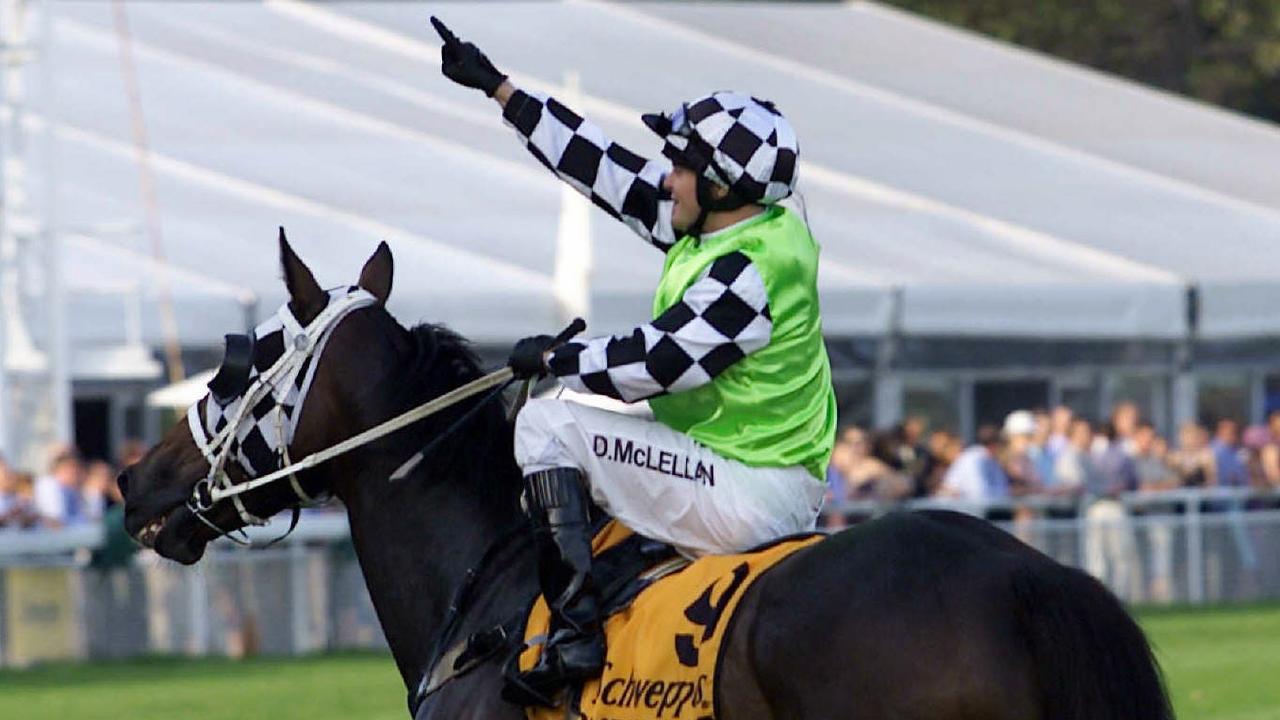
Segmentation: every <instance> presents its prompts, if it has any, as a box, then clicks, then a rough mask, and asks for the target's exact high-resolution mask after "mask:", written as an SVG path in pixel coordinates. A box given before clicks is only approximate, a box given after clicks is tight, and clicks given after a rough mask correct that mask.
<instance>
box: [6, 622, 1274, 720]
mask: <svg viewBox="0 0 1280 720" xmlns="http://www.w3.org/2000/svg"><path fill="white" fill-rule="evenodd" d="M1138 616H1139V619H1140V620H1141V621H1142V624H1143V626H1144V627H1145V628H1146V630H1147V632H1148V633H1149V635H1150V637H1151V640H1152V642H1153V643H1154V644H1155V646H1156V652H1157V655H1158V656H1159V658H1160V661H1161V663H1162V664H1163V666H1164V669H1165V673H1166V677H1167V679H1168V682H1169V691H1170V694H1171V695H1172V697H1173V700H1174V705H1175V707H1176V709H1177V712H1178V717H1179V718H1181V719H1182V720H1277V719H1280V606H1277V605H1269V606H1251V607H1241V608H1215V609H1209V610H1187V609H1173V610H1142V611H1140V612H1139V613H1138ZM257 717H272V718H306V719H307V720H351V719H352V718H360V719H361V720H391V719H393V718H394V719H395V720H402V719H403V718H404V717H405V704H404V690H403V688H402V687H401V684H400V677H399V675H398V674H397V673H396V670H395V667H394V665H393V664H392V662H391V659H390V658H389V657H387V656H386V655H381V654H338V655H325V656H316V657H305V658H288V659H286V658H280V659H271V658H261V659H254V660H247V661H242V662H234V661H229V660H216V659H215V660H186V659H174V658H148V659H145V660H134V661H126V662H108V663H95V664H89V665H73V664H58V665H50V666H45V667H39V668H35V669H32V670H23V671H12V670H10V671H0V718H3V719H4V720H52V719H54V718H58V719H61V718H75V719H76V720H96V719H98V718H101V719H103V720H177V719H184V720H185V719H188V718H189V719H190V720H240V718H257Z"/></svg>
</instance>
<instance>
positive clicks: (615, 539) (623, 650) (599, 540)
mask: <svg viewBox="0 0 1280 720" xmlns="http://www.w3.org/2000/svg"><path fill="white" fill-rule="evenodd" d="M823 537H824V536H822V535H819V534H811V535H803V536H793V537H790V538H784V539H782V540H780V541H778V542H775V543H772V544H770V545H768V546H766V547H764V548H761V549H758V550H755V551H753V552H749V553H744V554H740V555H707V556H704V557H701V558H699V559H697V560H695V561H693V562H692V563H689V562H687V561H684V560H682V559H679V558H673V556H674V551H668V552H666V553H665V554H663V555H660V556H659V557H657V558H654V560H653V561H651V562H650V564H651V565H653V567H651V568H646V569H645V571H644V572H642V573H641V574H640V576H639V578H640V580H641V582H640V584H639V586H640V587H642V588H643V589H642V590H641V591H640V592H639V594H638V595H634V594H633V593H634V592H635V588H636V587H637V585H636V584H635V583H627V582H626V581H629V580H633V578H631V577H627V578H623V579H622V580H623V584H624V587H623V588H619V589H620V590H621V594H622V595H624V597H622V598H616V599H615V598H610V594H611V593H610V592H609V590H610V589H615V588H617V586H618V585H619V583H616V582H615V583H613V584H614V586H615V588H608V587H605V592H604V593H603V597H604V600H605V606H606V611H607V612H609V613H610V614H609V617H608V619H607V620H606V621H605V623H604V631H605V637H606V645H607V647H608V654H607V657H606V662H605V670H604V673H603V675H602V676H601V677H600V678H598V679H596V680H590V681H588V682H586V683H585V684H584V685H583V686H582V688H581V689H580V691H579V692H578V693H576V694H574V693H569V694H570V695H573V696H574V697H571V698H570V699H569V701H568V702H575V701H576V703H577V716H578V717H581V718H582V719H583V720H604V719H607V720H654V719H655V718H660V719H662V720H666V719H668V718H673V719H674V720H682V719H684V718H689V719H690V720H710V719H711V718H714V717H716V669H717V666H718V665H719V662H720V648H721V645H722V643H723V640H724V638H725V637H726V636H727V635H728V628H729V627H731V625H732V621H733V614H734V611H735V610H736V609H737V607H738V602H739V601H740V600H741V599H742V597H743V595H744V594H745V592H746V589H747V588H748V587H749V586H750V585H751V583H753V582H754V581H755V580H757V579H759V577H760V576H761V575H762V574H763V573H764V572H765V571H766V570H768V569H769V568H771V567H773V566H774V565H776V564H777V563H778V562H780V561H782V560H783V559H785V558H786V557H787V556H789V555H791V554H792V553H794V552H795V551H797V550H799V549H801V548H804V547H807V546H809V545H812V544H814V543H816V542H819V541H820V540H821V539H822V538H823ZM636 539H637V538H636V537H635V536H634V535H633V534H632V532H631V530H629V529H628V528H626V527H625V526H624V525H622V524H621V523H618V522H617V521H616V520H615V521H610V522H609V524H607V525H606V526H605V527H604V528H603V529H602V530H601V531H600V532H598V533H597V534H596V536H595V539H594V541H593V543H592V546H593V553H594V555H596V556H597V557H599V558H600V559H601V561H605V560H606V559H607V557H608V555H609V550H610V549H611V548H615V547H618V546H620V544H623V543H624V541H628V540H630V541H634V540H636ZM663 547H666V546H663ZM646 576H647V577H646ZM655 578H656V579H655ZM650 581H651V582H650ZM646 583H647V584H646ZM626 586H629V587H630V588H631V592H630V593H628V592H627V589H626ZM612 594H619V593H618V592H615V593H612ZM629 594H631V595H632V597H633V598H634V599H632V597H625V596H626V595H629ZM628 600H629V601H630V602H628ZM550 622H551V612H550V610H549V609H548V608H547V603H546V601H545V599H543V598H542V597H539V598H538V599H537V601H536V602H535V603H534V605H533V608H532V609H531V610H530V612H529V615H528V618H527V620H526V622H525V630H524V639H525V646H526V647H525V649H524V650H523V652H521V653H520V655H519V657H518V665H519V669H521V670H527V669H528V668H531V667H533V666H534V665H535V664H536V663H537V661H538V655H539V653H540V652H541V645H540V643H541V640H542V638H545V637H546V636H547V633H548V630H549V627H550ZM526 715H527V717H528V718H529V720H560V719H561V718H564V717H573V716H574V713H572V712H569V713H566V709H565V708H543V707H529V708H527V710H526Z"/></svg>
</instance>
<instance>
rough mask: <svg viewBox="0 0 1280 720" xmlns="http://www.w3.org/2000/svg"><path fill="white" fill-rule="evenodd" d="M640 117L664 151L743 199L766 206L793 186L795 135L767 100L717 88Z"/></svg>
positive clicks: (796, 147)
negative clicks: (670, 110) (669, 110)
mask: <svg viewBox="0 0 1280 720" xmlns="http://www.w3.org/2000/svg"><path fill="white" fill-rule="evenodd" d="M642 119H643V120H644V123H645V125H648V126H649V128H650V129H651V130H653V131H654V132H655V133H657V134H658V135H661V136H662V138H663V139H664V140H666V145H665V146H664V147H663V149H662V153H663V154H664V155H666V156H667V157H669V158H671V160H672V161H674V162H678V163H681V164H682V165H685V166H687V167H689V168H691V169H692V170H694V171H695V172H697V173H699V174H700V175H702V176H704V177H706V178H708V179H709V180H711V181H712V182H715V183H719V184H720V185H723V186H726V187H728V188H730V189H731V190H733V192H734V194H736V195H737V196H738V197H740V198H742V199H743V200H745V201H747V202H752V203H760V204H763V205H771V204H773V203H776V202H778V201H780V200H782V199H784V198H786V197H787V196H789V195H790V194H791V193H792V191H793V190H795V186H796V159H797V158H798V157H799V154H800V148H799V145H798V144H797V142H796V133H795V130H794V129H792V127H791V123H789V122H787V119H786V118H784V117H783V116H782V114H781V113H779V112H778V110H777V108H775V107H774V106H773V103H771V102H769V101H767V100H758V99H756V98H753V97H751V96H750V95H744V94H742V93H737V92H729V91H719V92H715V93H712V94H711V95H708V96H706V97H703V98H699V99H697V100H693V101H691V102H687V103H685V104H684V105H682V106H681V107H680V109H678V110H676V111H675V112H674V113H672V114H670V115H665V114H650V115H645V116H644V117H643V118H642Z"/></svg>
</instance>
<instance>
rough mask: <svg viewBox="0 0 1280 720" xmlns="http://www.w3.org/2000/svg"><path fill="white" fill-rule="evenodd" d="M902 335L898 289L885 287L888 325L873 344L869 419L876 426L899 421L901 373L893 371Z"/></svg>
mask: <svg viewBox="0 0 1280 720" xmlns="http://www.w3.org/2000/svg"><path fill="white" fill-rule="evenodd" d="M901 335H902V288H901V287H896V286H895V287H893V288H891V289H890V290H889V327H888V328H887V329H886V331H885V334H884V336H883V337H881V338H880V340H879V341H878V342H877V343H876V367H875V383H874V385H873V386H872V387H873V391H872V392H873V393H874V395H873V400H872V406H871V407H872V418H873V420H874V421H875V426H876V427H881V428H884V427H889V426H891V425H895V424H897V423H899V422H902V411H903V408H902V401H903V387H902V376H901V375H900V374H899V373H897V372H895V364H896V363H897V359H898V358H897V355H898V341H899V339H900V337H901Z"/></svg>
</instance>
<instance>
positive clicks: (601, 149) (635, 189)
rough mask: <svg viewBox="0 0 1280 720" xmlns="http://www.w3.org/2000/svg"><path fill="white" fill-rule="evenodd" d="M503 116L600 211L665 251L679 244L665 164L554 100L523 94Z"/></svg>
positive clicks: (545, 162)
mask: <svg viewBox="0 0 1280 720" xmlns="http://www.w3.org/2000/svg"><path fill="white" fill-rule="evenodd" d="M502 117H503V119H505V120H506V121H507V124H509V125H510V126H511V127H512V128H514V129H515V130H516V132H518V133H520V136H521V137H522V138H523V139H524V142H525V146H526V147H528V149H529V152H531V153H533V156H534V157H536V158H538V161H539V162H541V163H542V164H543V165H546V166H547V168H549V169H550V170H551V171H552V172H554V173H555V174H556V175H558V176H559V177H560V179H561V180H564V181H565V182H567V183H569V184H570V185H571V186H573V188H574V189H575V190H577V191H578V192H580V193H582V194H583V195H585V196H587V198H588V199H590V200H591V202H593V203H595V204H596V205H597V206H598V207H599V208H600V209H602V210H604V211H605V212H607V213H609V214H610V215H612V216H613V217H614V218H616V219H618V220H621V221H622V222H623V223H624V224H625V225H626V226H627V227H629V228H631V229H632V230H633V231H635V232H636V233H637V234H638V235H640V237H642V238H644V239H645V240H647V241H649V242H650V243H652V244H653V245H655V246H657V247H658V248H659V249H660V250H662V251H663V252H666V251H667V250H668V249H669V248H670V247H671V246H672V245H674V244H675V241H676V238H675V231H674V230H673V229H672V227H671V210H672V207H673V205H672V201H671V197H670V195H669V194H668V193H667V192H666V191H665V190H663V189H662V179H663V177H664V176H666V174H667V172H669V170H668V168H667V166H666V165H665V164H664V163H662V162H658V161H655V160H647V159H645V158H643V157H640V156H639V155H637V154H635V153H633V152H631V151H630V150H628V149H626V148H625V147H623V146H621V145H619V144H618V143H615V142H613V141H612V140H610V139H609V138H608V137H606V136H605V134H604V131H603V130H601V129H600V127H599V126H597V125H596V124H595V123H592V122H591V121H589V120H585V119H583V118H582V117H580V116H579V115H577V114H576V113H574V112H573V111H572V110H570V109H569V108H567V107H565V106H564V105H562V104H560V102H558V101H557V100H556V99H555V98H552V97H542V96H537V95H533V94H530V93H527V92H525V91H523V90H517V91H515V93H513V94H512V95H511V97H510V99H508V100H507V106H506V108H505V109H504V110H503V112H502Z"/></svg>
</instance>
